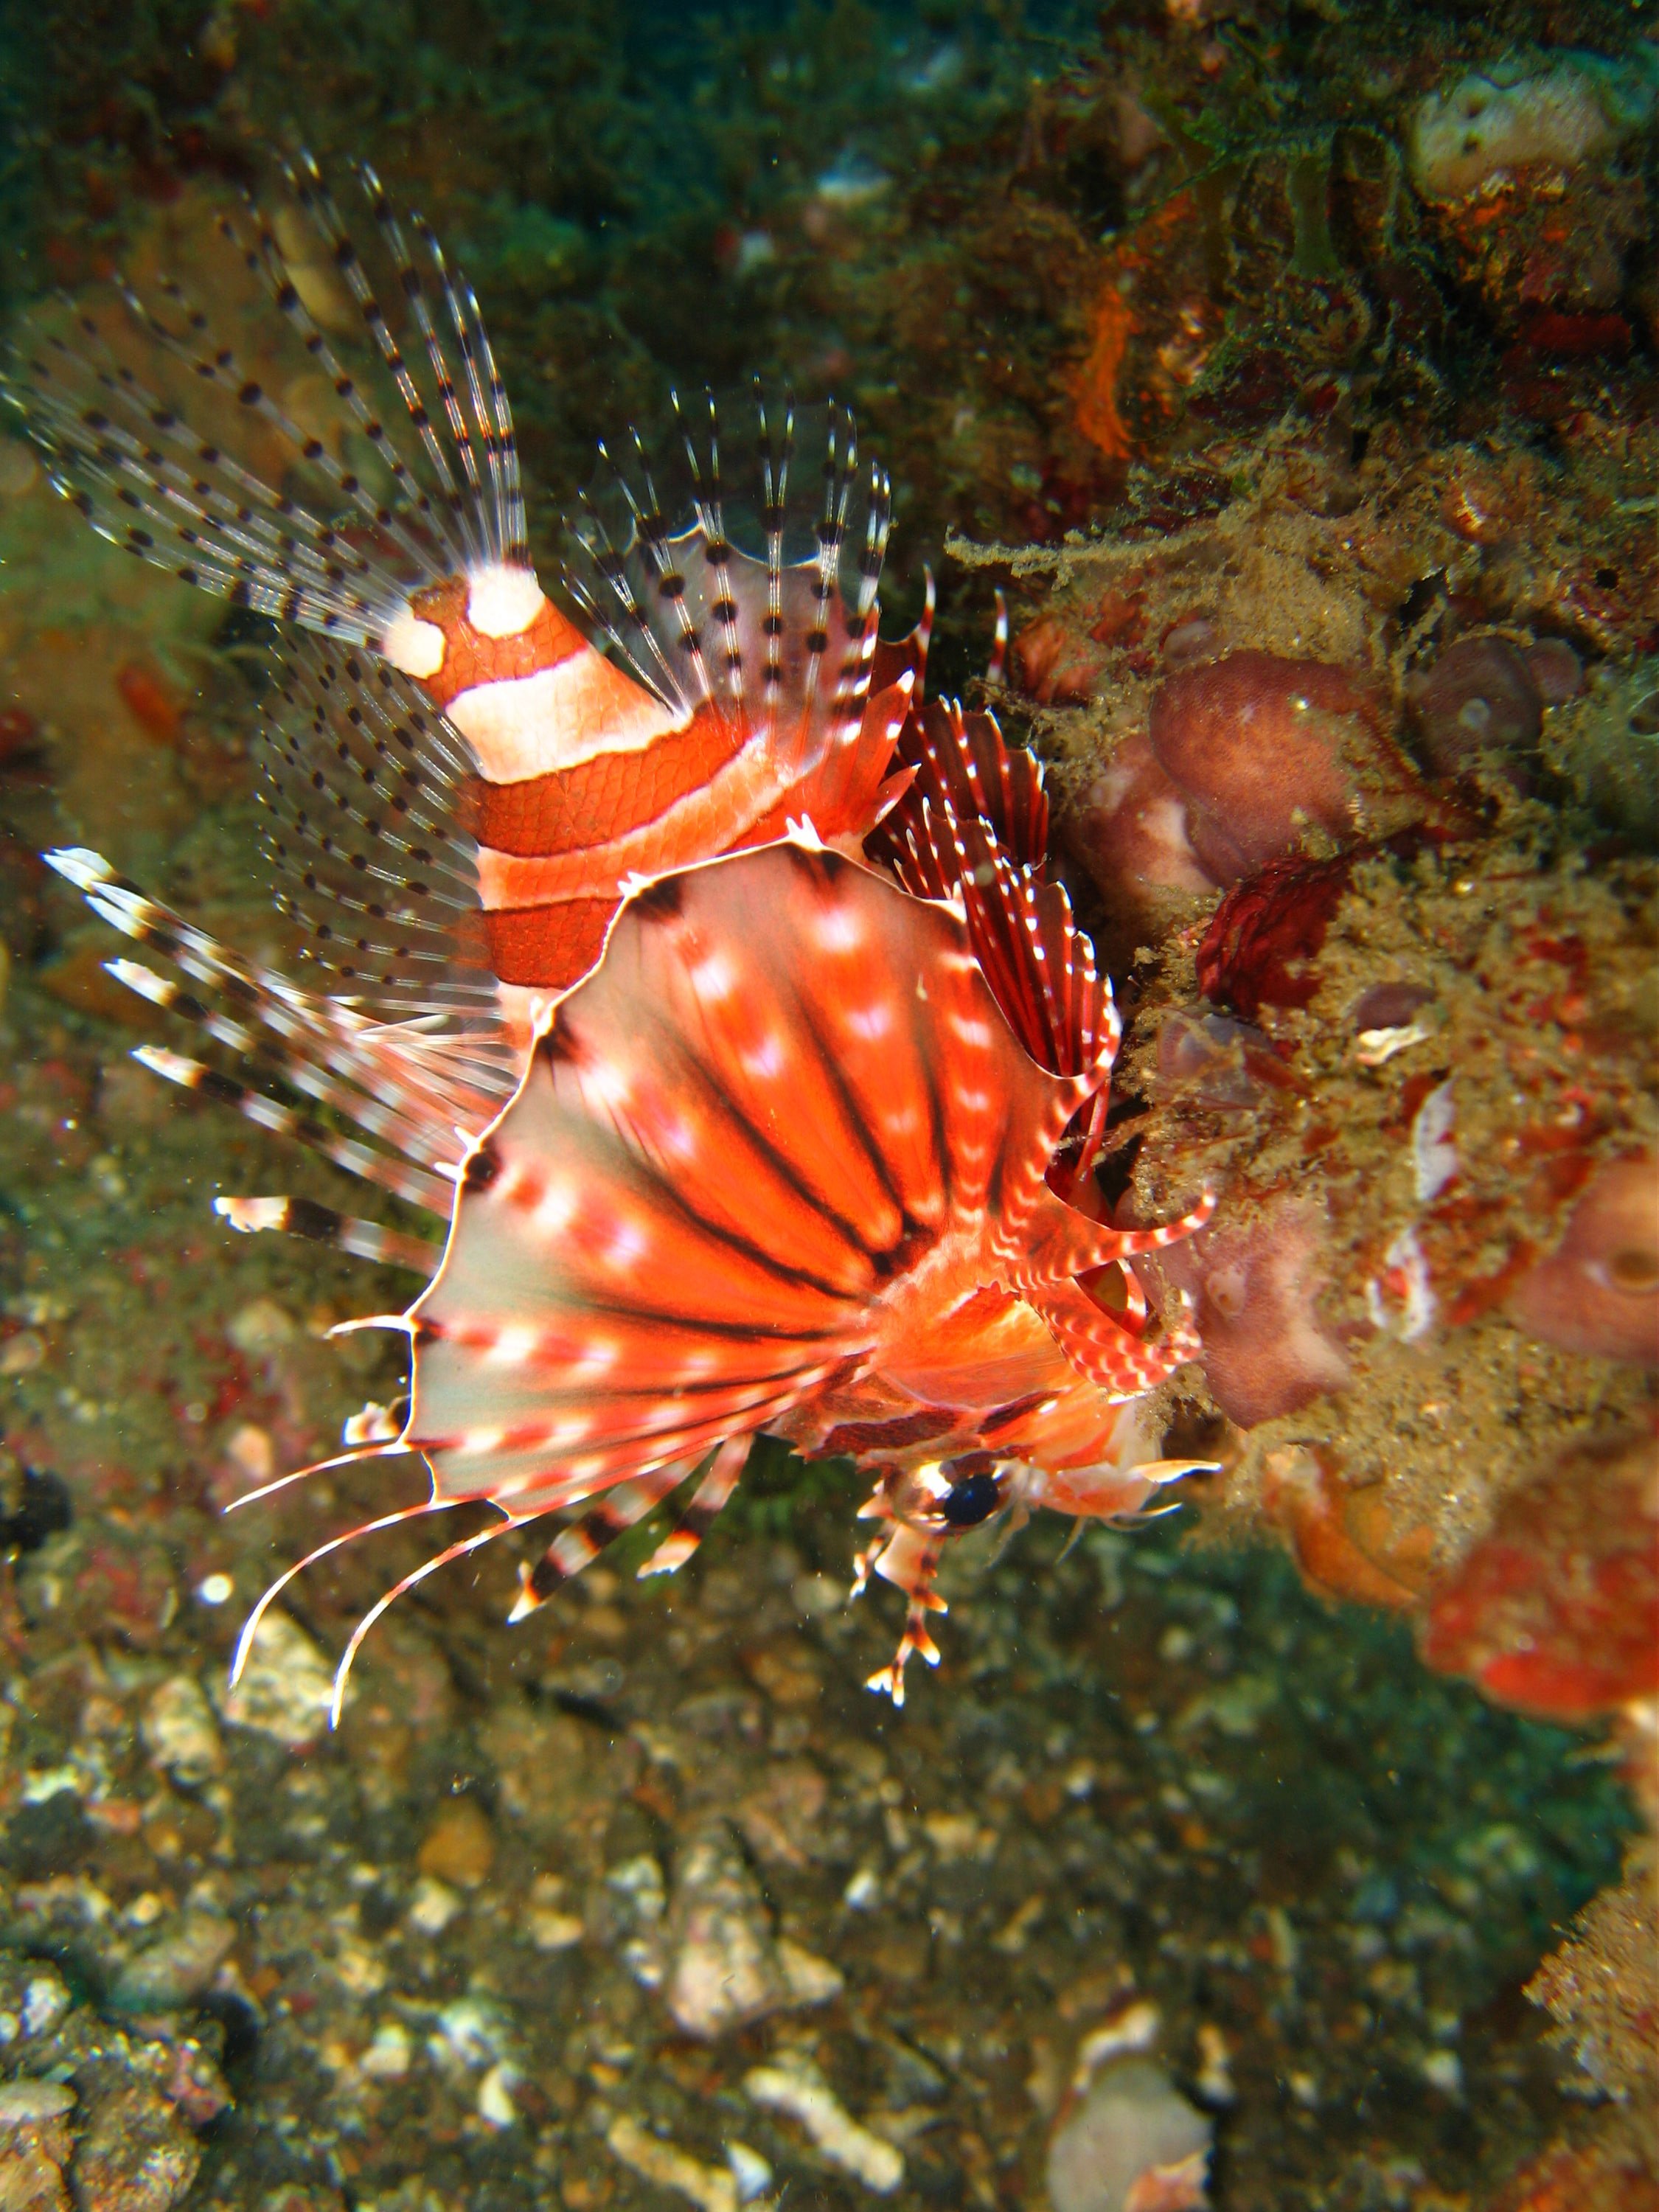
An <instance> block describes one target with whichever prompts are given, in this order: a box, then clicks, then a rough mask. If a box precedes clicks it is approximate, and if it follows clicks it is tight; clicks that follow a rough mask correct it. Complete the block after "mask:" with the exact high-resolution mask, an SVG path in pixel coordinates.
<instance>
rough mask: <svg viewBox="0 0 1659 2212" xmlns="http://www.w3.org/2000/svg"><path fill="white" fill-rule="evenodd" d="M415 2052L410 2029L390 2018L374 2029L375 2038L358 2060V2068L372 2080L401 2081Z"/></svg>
mask: <svg viewBox="0 0 1659 2212" xmlns="http://www.w3.org/2000/svg"><path fill="white" fill-rule="evenodd" d="M414 2053H415V2046H414V2044H413V2043H412V2042H411V2041H410V2033H409V2030H408V2029H407V2028H406V2027H404V2025H403V2023H402V2022H401V2021H395V2020H388V2021H383V2022H382V2023H381V2025H380V2027H377V2028H376V2029H375V2031H374V2041H373V2042H372V2043H371V2044H370V2045H369V2046H368V2050H367V2051H364V2053H363V2055H362V2057H361V2058H360V2059H359V2060H358V2061H357V2070H358V2072H359V2073H360V2074H367V2075H368V2077H369V2079H370V2081H402V2080H403V2078H404V2075H405V2074H407V2073H408V2071H409V2068H410V2060H411V2059H412V2058H413V2057H414Z"/></svg>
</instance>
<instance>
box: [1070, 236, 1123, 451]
mask: <svg viewBox="0 0 1659 2212" xmlns="http://www.w3.org/2000/svg"><path fill="white" fill-rule="evenodd" d="M1134 329H1135V319H1134V316H1133V313H1131V312H1130V307H1129V303H1128V301H1127V300H1126V299H1125V298H1124V296H1123V295H1122V293H1121V291H1120V290H1119V289H1118V285H1117V279H1116V277H1115V276H1110V277H1109V278H1108V279H1107V281H1106V284H1105V286H1104V288H1103V290H1102V292H1101V295H1100V297H1099V298H1098V300H1097V301H1096V302H1095V311H1094V320H1093V326H1092V329H1091V336H1090V345H1089V351H1088V353H1087V355H1086V356H1085V359H1084V361H1083V364H1082V366H1081V367H1080V368H1079V370H1078V373H1077V380H1076V384H1075V386H1074V389H1075V391H1076V393H1077V427H1078V428H1079V430H1080V431H1081V432H1082V433H1083V435H1084V436H1085V438H1086V439H1087V440H1088V441H1089V442H1090V444H1091V446H1097V447H1099V448H1100V451H1101V452H1102V453H1104V454H1105V455H1106V457H1107V458H1108V459H1109V460H1114V461H1127V459H1128V458H1129V433H1128V431H1127V428H1126V427H1125V425H1124V421H1123V417H1122V416H1121V414H1120V413H1119V412H1118V404H1117V386H1118V379H1119V377H1120V376H1121V374H1122V371H1123V360H1124V356H1125V355H1126V354H1127V351H1128V349H1129V340H1130V338H1131V337H1132V336H1133V332H1134Z"/></svg>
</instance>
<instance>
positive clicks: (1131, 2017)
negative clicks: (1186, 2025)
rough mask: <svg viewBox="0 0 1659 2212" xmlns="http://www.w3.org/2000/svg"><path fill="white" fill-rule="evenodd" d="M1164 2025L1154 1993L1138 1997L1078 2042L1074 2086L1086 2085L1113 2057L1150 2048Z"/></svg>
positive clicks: (1085, 2086) (1077, 2087)
mask: <svg viewBox="0 0 1659 2212" xmlns="http://www.w3.org/2000/svg"><path fill="white" fill-rule="evenodd" d="M1163 2025H1164V2021H1163V2015H1161V2014H1160V2013H1159V2011H1158V2007H1157V2006H1156V2005H1155V2004H1154V2003H1153V2002H1152V1999H1151V1998H1150V1997H1140V1998H1138V1999H1137V2000H1136V2002H1134V2003H1133V2004H1129V2005H1125V2006H1124V2007H1123V2008H1122V2010H1121V2012H1115V2013H1114V2014H1113V2015H1112V2017H1111V2018H1110V2019H1109V2021H1107V2022H1106V2023H1105V2025H1104V2027H1097V2028H1096V2029H1095V2031H1094V2033H1092V2034H1091V2035H1085V2037H1084V2039H1083V2040H1082V2042H1081V2043H1080V2044H1079V2045H1078V2054H1077V2069H1076V2071H1075V2073H1074V2074H1073V2077H1072V2086H1073V2088H1075V2089H1079V2090H1082V2089H1086V2088H1087V2087H1088V2086H1089V2083H1090V2081H1091V2078H1092V2077H1093V2076H1094V2075H1096V2074H1097V2073H1098V2071H1099V2070H1100V2069H1101V2068H1102V2067H1103V2065H1104V2064H1105V2063H1106V2062H1107V2060H1108V2059H1109V2058H1121V2057H1122V2056H1123V2054H1124V2053H1125V2052H1126V2051H1150V2050H1151V2049H1152V2045H1154V2044H1155V2043H1156V2042H1157V2041H1158V2030H1159V2028H1160V2027H1162V2026H1163Z"/></svg>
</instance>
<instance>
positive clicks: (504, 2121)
mask: <svg viewBox="0 0 1659 2212" xmlns="http://www.w3.org/2000/svg"><path fill="white" fill-rule="evenodd" d="M518 2079H519V2076H518V2075H517V2073H516V2072H515V2071H514V2070H513V2068H512V2067H511V2066H509V2065H507V2063H505V2061H503V2060H497V2062H496V2063H495V2065H494V2066H492V2067H491V2068H490V2069H489V2073H487V2074H486V2075H484V2077H483V2081H480V2082H479V2084H478V2118H480V2119H481V2120H482V2121H483V2124H484V2125H485V2126H486V2127H490V2128H510V2127H513V2126H515V2125H516V2124H517V2123H518V2118H519V2108H518V2106H516V2105H515V2104H514V2103H513V2085H514V2084H515V2083H516V2082H517V2081H518Z"/></svg>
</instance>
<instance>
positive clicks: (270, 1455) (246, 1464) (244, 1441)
mask: <svg viewBox="0 0 1659 2212" xmlns="http://www.w3.org/2000/svg"><path fill="white" fill-rule="evenodd" d="M225 1457H226V1458H227V1459H228V1461H229V1462H230V1463H231V1465H232V1467H233V1468H234V1469H235V1470H236V1473H237V1474H238V1475H239V1476H240V1478H241V1480H242V1481H243V1482H245V1483H246V1485H247V1486H248V1487H249V1489H254V1488H257V1486H258V1485H259V1484H260V1483H262V1482H269V1481H270V1478H271V1476H272V1475H273V1474H276V1440H275V1439H274V1438H273V1437H272V1436H271V1433H270V1430H269V1429H262V1428H261V1427H260V1426H259V1424H258V1422H257V1421H241V1422H239V1423H238V1424H237V1425H236V1427H235V1428H234V1429H233V1430H232V1431H231V1433H230V1437H229V1440H228V1442H227V1443H226V1445H225Z"/></svg>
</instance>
